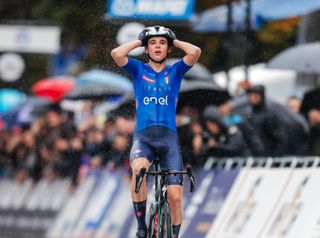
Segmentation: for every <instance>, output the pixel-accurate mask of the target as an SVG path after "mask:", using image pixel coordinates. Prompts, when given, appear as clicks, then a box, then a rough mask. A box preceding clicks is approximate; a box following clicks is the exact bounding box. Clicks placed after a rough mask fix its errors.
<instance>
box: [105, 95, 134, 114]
mask: <svg viewBox="0 0 320 238" xmlns="http://www.w3.org/2000/svg"><path fill="white" fill-rule="evenodd" d="M135 110H136V106H135V99H134V96H133V93H129V94H127V95H126V96H125V97H124V98H123V99H122V101H121V102H120V103H119V104H118V105H117V107H116V108H114V109H113V110H111V111H109V112H108V114H107V115H108V116H109V117H111V118H112V117H117V116H123V117H125V118H134V117H135V114H136V111H135Z"/></svg>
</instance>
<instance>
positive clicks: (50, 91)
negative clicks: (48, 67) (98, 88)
mask: <svg viewBox="0 0 320 238" xmlns="http://www.w3.org/2000/svg"><path fill="white" fill-rule="evenodd" d="M75 85H76V84H75V81H74V80H73V79H72V78H68V77H66V78H62V77H61V78H59V77H58V78H46V79H42V80H40V81H38V82H37V83H35V84H34V85H33V86H32V91H33V92H34V93H35V94H36V95H38V96H40V97H43V98H46V99H48V100H50V101H53V102H59V101H60V100H61V99H62V97H63V96H64V95H65V94H66V93H68V92H69V91H70V90H71V89H73V88H74V87H75Z"/></svg>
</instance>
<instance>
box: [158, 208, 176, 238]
mask: <svg viewBox="0 0 320 238" xmlns="http://www.w3.org/2000/svg"><path fill="white" fill-rule="evenodd" d="M160 222H161V223H160V227H159V238H172V237H173V231H172V224H171V216H170V208H169V204H168V203H167V202H164V203H163V204H162V206H161V216H160Z"/></svg>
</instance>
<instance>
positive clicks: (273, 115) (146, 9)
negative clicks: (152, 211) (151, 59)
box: [0, 0, 320, 238]
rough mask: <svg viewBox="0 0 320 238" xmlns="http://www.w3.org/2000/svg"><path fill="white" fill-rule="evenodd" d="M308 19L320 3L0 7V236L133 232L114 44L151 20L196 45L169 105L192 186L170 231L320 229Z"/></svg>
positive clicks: (128, 95) (318, 53) (228, 233)
mask: <svg viewBox="0 0 320 238" xmlns="http://www.w3.org/2000/svg"><path fill="white" fill-rule="evenodd" d="M319 24H320V2H319V1H318V0H305V1H299V0H283V1H276V0H215V1H211V0H210V1H209V0H198V1H195V0H174V1H169V0H109V1H105V0H104V1H102V0H91V1H82V0H78V1H75V0H69V1H61V0H41V1H38V0H34V1H17V0H4V1H1V2H0V194H1V195H0V237H1V238H2V237H3V238H6V237H10V238H11V237H13V238H20V237H21V238H29V237H32V238H37V237H39V238H40V237H50V238H56V237H65V238H73V237H75V238H76V237H108V238H109V237H115V238H118V237H119V238H126V237H134V234H135V226H136V222H135V219H134V214H133V212H132V210H133V209H132V205H131V201H130V199H129V197H130V191H129V181H130V179H131V176H132V174H131V170H130V166H129V151H130V146H131V141H132V135H133V131H134V127H135V113H134V109H135V105H134V98H133V92H132V82H131V79H130V77H129V75H127V74H126V73H125V72H124V71H122V70H121V69H120V68H119V67H117V66H116V65H115V63H114V62H113V60H112V58H111V56H110V52H111V50H112V49H113V48H115V47H116V46H118V45H121V44H123V43H126V42H129V41H131V40H135V39H137V36H138V34H139V32H141V31H142V30H143V29H144V28H145V27H146V26H150V25H163V26H166V27H169V28H170V29H172V30H174V31H175V33H176V35H177V37H178V39H180V40H184V41H187V42H190V43H192V44H195V45H197V46H199V47H200V48H201V49H202V55H201V58H200V60H199V63H197V64H196V65H195V66H194V67H193V68H192V69H191V70H190V71H189V72H188V73H187V74H186V75H185V79H184V81H183V83H182V85H181V92H180V95H179V98H180V100H179V103H178V108H177V117H176V122H177V127H178V132H179V136H180V146H181V152H182V155H183V160H184V164H185V165H192V166H193V167H194V169H195V171H196V175H197V188H198V190H197V191H196V192H195V193H194V194H190V193H188V191H187V190H188V189H186V192H185V194H184V196H185V197H184V211H185V220H184V223H183V227H182V231H181V233H182V234H181V236H182V237H187V238H188V237H190V238H191V237H192V238H193V237H207V238H213V237H219V238H222V237H236V238H240V237H246V238H248V237H249V238H250V237H252V238H255V237H270V238H271V237H273V238H274V237H279V238H280V237H290V238H291V237H299V238H301V237H306V238H307V237H310V238H311V237H319V236H320V233H319V225H320V224H319V221H320V207H319V205H318V202H317V201H318V200H317V199H318V198H320V193H319V192H316V191H317V190H318V189H316V186H317V181H319V180H318V176H319V174H320V173H319V168H318V164H319V157H318V156H320V79H319V74H320V43H319V40H320V31H319V29H318V28H319ZM130 57H134V58H137V59H139V60H142V61H146V57H145V55H144V53H143V48H140V49H136V50H134V51H132V52H130ZM181 57H183V52H181V51H179V50H177V49H173V50H172V52H171V53H170V58H169V59H168V62H167V63H168V64H172V63H174V62H175V61H176V60H177V59H178V58H181ZM215 128H218V129H215ZM186 184H188V182H187V181H186ZM266 195H267V196H266ZM318 196H319V197H318ZM150 200H151V198H150V199H149V201H150Z"/></svg>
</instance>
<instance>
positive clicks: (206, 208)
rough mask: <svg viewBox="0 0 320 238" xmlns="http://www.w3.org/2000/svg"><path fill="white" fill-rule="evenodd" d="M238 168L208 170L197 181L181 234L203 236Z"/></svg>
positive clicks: (188, 237)
mask: <svg viewBox="0 0 320 238" xmlns="http://www.w3.org/2000/svg"><path fill="white" fill-rule="evenodd" d="M238 172H239V170H238V169H233V170H224V169H217V170H215V171H210V172H209V173H207V174H206V176H205V177H204V178H203V179H202V180H201V181H200V182H199V184H198V189H197V190H196V193H195V194H194V195H193V196H192V199H191V200H190V202H189V204H188V206H187V207H186V209H185V218H184V223H183V227H182V230H181V235H183V237H186V238H192V237H198V238H200V237H204V236H205V234H206V233H207V232H208V230H209V228H210V226H211V224H212V223H213V221H214V219H215V217H216V215H217V213H218V211H219V210H220V208H221V207H222V204H223V202H224V200H225V198H226V196H227V194H228V192H229V190H230V188H231V186H232V184H233V182H234V180H235V178H236V176H237V174H238Z"/></svg>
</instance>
